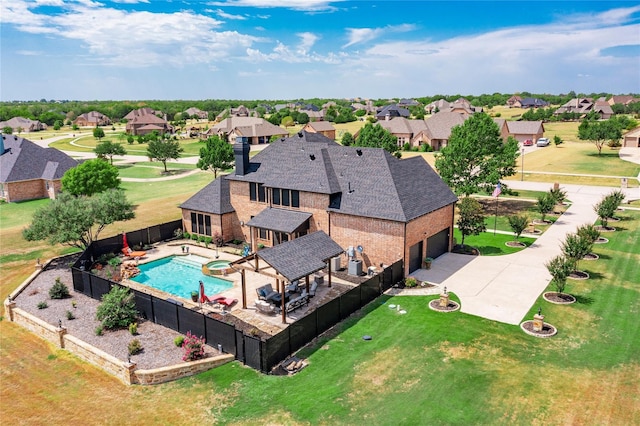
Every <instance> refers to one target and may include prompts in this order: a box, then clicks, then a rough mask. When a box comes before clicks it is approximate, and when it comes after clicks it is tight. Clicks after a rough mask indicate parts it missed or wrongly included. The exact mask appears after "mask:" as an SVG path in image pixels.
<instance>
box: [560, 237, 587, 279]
mask: <svg viewBox="0 0 640 426" xmlns="http://www.w3.org/2000/svg"><path fill="white" fill-rule="evenodd" d="M590 251H591V246H590V245H589V242H588V241H587V240H586V239H584V238H582V237H580V236H579V235H578V234H567V236H566V237H565V240H564V242H563V243H562V253H564V255H565V257H566V258H567V262H568V263H569V265H571V271H577V269H578V261H579V260H580V259H582V258H583V257H585V256H586V255H587V254H589V252H590Z"/></svg>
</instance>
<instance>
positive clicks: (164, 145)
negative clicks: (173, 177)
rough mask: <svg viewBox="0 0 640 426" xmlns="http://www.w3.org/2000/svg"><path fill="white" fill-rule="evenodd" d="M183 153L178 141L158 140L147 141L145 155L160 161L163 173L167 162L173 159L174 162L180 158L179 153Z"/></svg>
mask: <svg viewBox="0 0 640 426" xmlns="http://www.w3.org/2000/svg"><path fill="white" fill-rule="evenodd" d="M182 151H183V149H182V147H181V146H180V142H178V141H171V140H167V141H163V140H158V139H153V140H151V141H149V146H148V148H147V155H148V156H149V158H152V159H154V160H158V161H161V162H162V164H163V165H164V171H165V173H166V172H167V160H169V159H173V160H176V159H178V158H180V153H181V152H182Z"/></svg>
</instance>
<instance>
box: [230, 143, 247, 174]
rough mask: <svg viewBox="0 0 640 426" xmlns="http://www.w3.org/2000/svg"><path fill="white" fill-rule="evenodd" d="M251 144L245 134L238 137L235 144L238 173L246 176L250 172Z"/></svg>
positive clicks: (234, 152)
mask: <svg viewBox="0 0 640 426" xmlns="http://www.w3.org/2000/svg"><path fill="white" fill-rule="evenodd" d="M250 149H251V148H250V147H249V144H248V143H247V138H246V137H243V136H238V137H236V143H235V144H234V145H233V155H234V156H235V158H236V175H237V176H244V175H245V174H247V173H248V172H249V151H250Z"/></svg>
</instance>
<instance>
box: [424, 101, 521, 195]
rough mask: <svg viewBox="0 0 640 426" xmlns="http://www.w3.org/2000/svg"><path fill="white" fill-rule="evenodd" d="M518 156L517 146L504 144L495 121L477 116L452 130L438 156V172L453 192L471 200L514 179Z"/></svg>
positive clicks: (483, 115)
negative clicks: (471, 196)
mask: <svg viewBox="0 0 640 426" xmlns="http://www.w3.org/2000/svg"><path fill="white" fill-rule="evenodd" d="M518 155H519V148H518V142H517V141H516V140H515V139H514V138H512V137H510V138H509V139H508V140H507V142H506V143H505V142H503V140H502V137H501V135H500V129H499V128H498V125H497V124H496V123H495V122H494V121H493V119H492V118H491V117H489V116H488V115H487V114H484V113H476V114H473V115H472V116H471V117H469V118H468V119H467V120H466V121H465V122H464V123H463V124H462V125H460V126H455V127H454V128H453V129H452V130H451V136H450V138H449V144H448V145H447V146H446V147H444V148H442V150H440V152H439V153H438V154H437V155H436V169H438V173H439V174H440V177H441V178H442V179H443V180H444V181H445V182H446V183H447V184H448V185H449V187H451V188H452V189H453V190H454V192H456V193H457V194H464V195H466V196H469V195H471V194H473V193H476V192H481V191H483V190H484V191H487V190H489V189H490V188H493V187H494V186H495V185H496V184H497V183H498V182H499V181H500V180H501V179H502V178H504V177H506V176H511V175H513V174H514V173H515V164H516V158H518Z"/></svg>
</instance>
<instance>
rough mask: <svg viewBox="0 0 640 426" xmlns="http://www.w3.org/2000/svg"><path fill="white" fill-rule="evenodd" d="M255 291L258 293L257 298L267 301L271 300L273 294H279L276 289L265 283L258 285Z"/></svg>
mask: <svg viewBox="0 0 640 426" xmlns="http://www.w3.org/2000/svg"><path fill="white" fill-rule="evenodd" d="M256 293H257V294H258V299H260V300H266V301H267V302H269V301H271V300H272V299H273V297H274V296H277V295H278V294H280V293H278V292H277V291H274V290H273V287H271V284H265V285H263V286H262V287H258V288H257V289H256Z"/></svg>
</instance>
